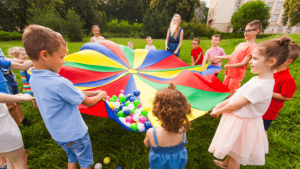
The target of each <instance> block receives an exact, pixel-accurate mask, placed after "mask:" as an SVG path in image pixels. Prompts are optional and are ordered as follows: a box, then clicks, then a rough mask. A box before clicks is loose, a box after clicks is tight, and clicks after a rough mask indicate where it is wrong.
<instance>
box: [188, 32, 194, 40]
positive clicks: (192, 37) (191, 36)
mask: <svg viewBox="0 0 300 169" xmlns="http://www.w3.org/2000/svg"><path fill="white" fill-rule="evenodd" d="M194 37H195V34H194V32H191V34H190V38H189V39H191V40H193V39H194Z"/></svg>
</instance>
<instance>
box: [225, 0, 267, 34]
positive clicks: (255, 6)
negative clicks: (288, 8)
mask: <svg viewBox="0 0 300 169" xmlns="http://www.w3.org/2000/svg"><path fill="white" fill-rule="evenodd" d="M270 17H271V16H270V12H269V7H268V6H267V4H266V3H264V2H263V1H260V0H258V1H249V2H246V3H244V4H243V5H242V6H241V7H240V8H239V10H238V11H237V12H235V13H234V14H233V15H232V18H231V21H230V24H231V27H232V28H233V30H234V31H243V30H245V27H246V25H247V24H248V23H249V22H251V21H253V20H255V19H259V20H260V21H261V22H262V29H266V28H267V26H268V25H269V21H268V20H269V19H270Z"/></svg>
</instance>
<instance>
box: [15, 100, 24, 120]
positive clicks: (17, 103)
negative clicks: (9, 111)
mask: <svg viewBox="0 0 300 169" xmlns="http://www.w3.org/2000/svg"><path fill="white" fill-rule="evenodd" d="M16 105H17V109H18V112H19V115H20V120H21V121H23V119H24V114H23V110H22V107H21V103H20V102H16Z"/></svg>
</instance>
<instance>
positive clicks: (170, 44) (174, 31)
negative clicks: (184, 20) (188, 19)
mask: <svg viewBox="0 0 300 169" xmlns="http://www.w3.org/2000/svg"><path fill="white" fill-rule="evenodd" d="M180 23H181V16H180V15H179V14H174V16H173V18H172V20H171V23H170V28H169V29H168V32H167V37H166V42H165V50H167V51H169V52H171V53H173V54H174V55H176V56H177V57H179V52H180V47H181V44H182V40H183V29H181V28H180Z"/></svg>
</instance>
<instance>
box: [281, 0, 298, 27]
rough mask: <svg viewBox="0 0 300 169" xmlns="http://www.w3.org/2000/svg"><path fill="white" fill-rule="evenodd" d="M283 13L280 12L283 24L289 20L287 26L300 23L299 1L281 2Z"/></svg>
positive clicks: (287, 0) (288, 0)
mask: <svg viewBox="0 0 300 169" xmlns="http://www.w3.org/2000/svg"><path fill="white" fill-rule="evenodd" d="M283 7H284V13H283V14H282V23H283V24H284V25H286V24H287V22H289V27H293V26H295V25H297V24H299V23H300V1H299V0H286V1H285V2H284V4H283Z"/></svg>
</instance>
